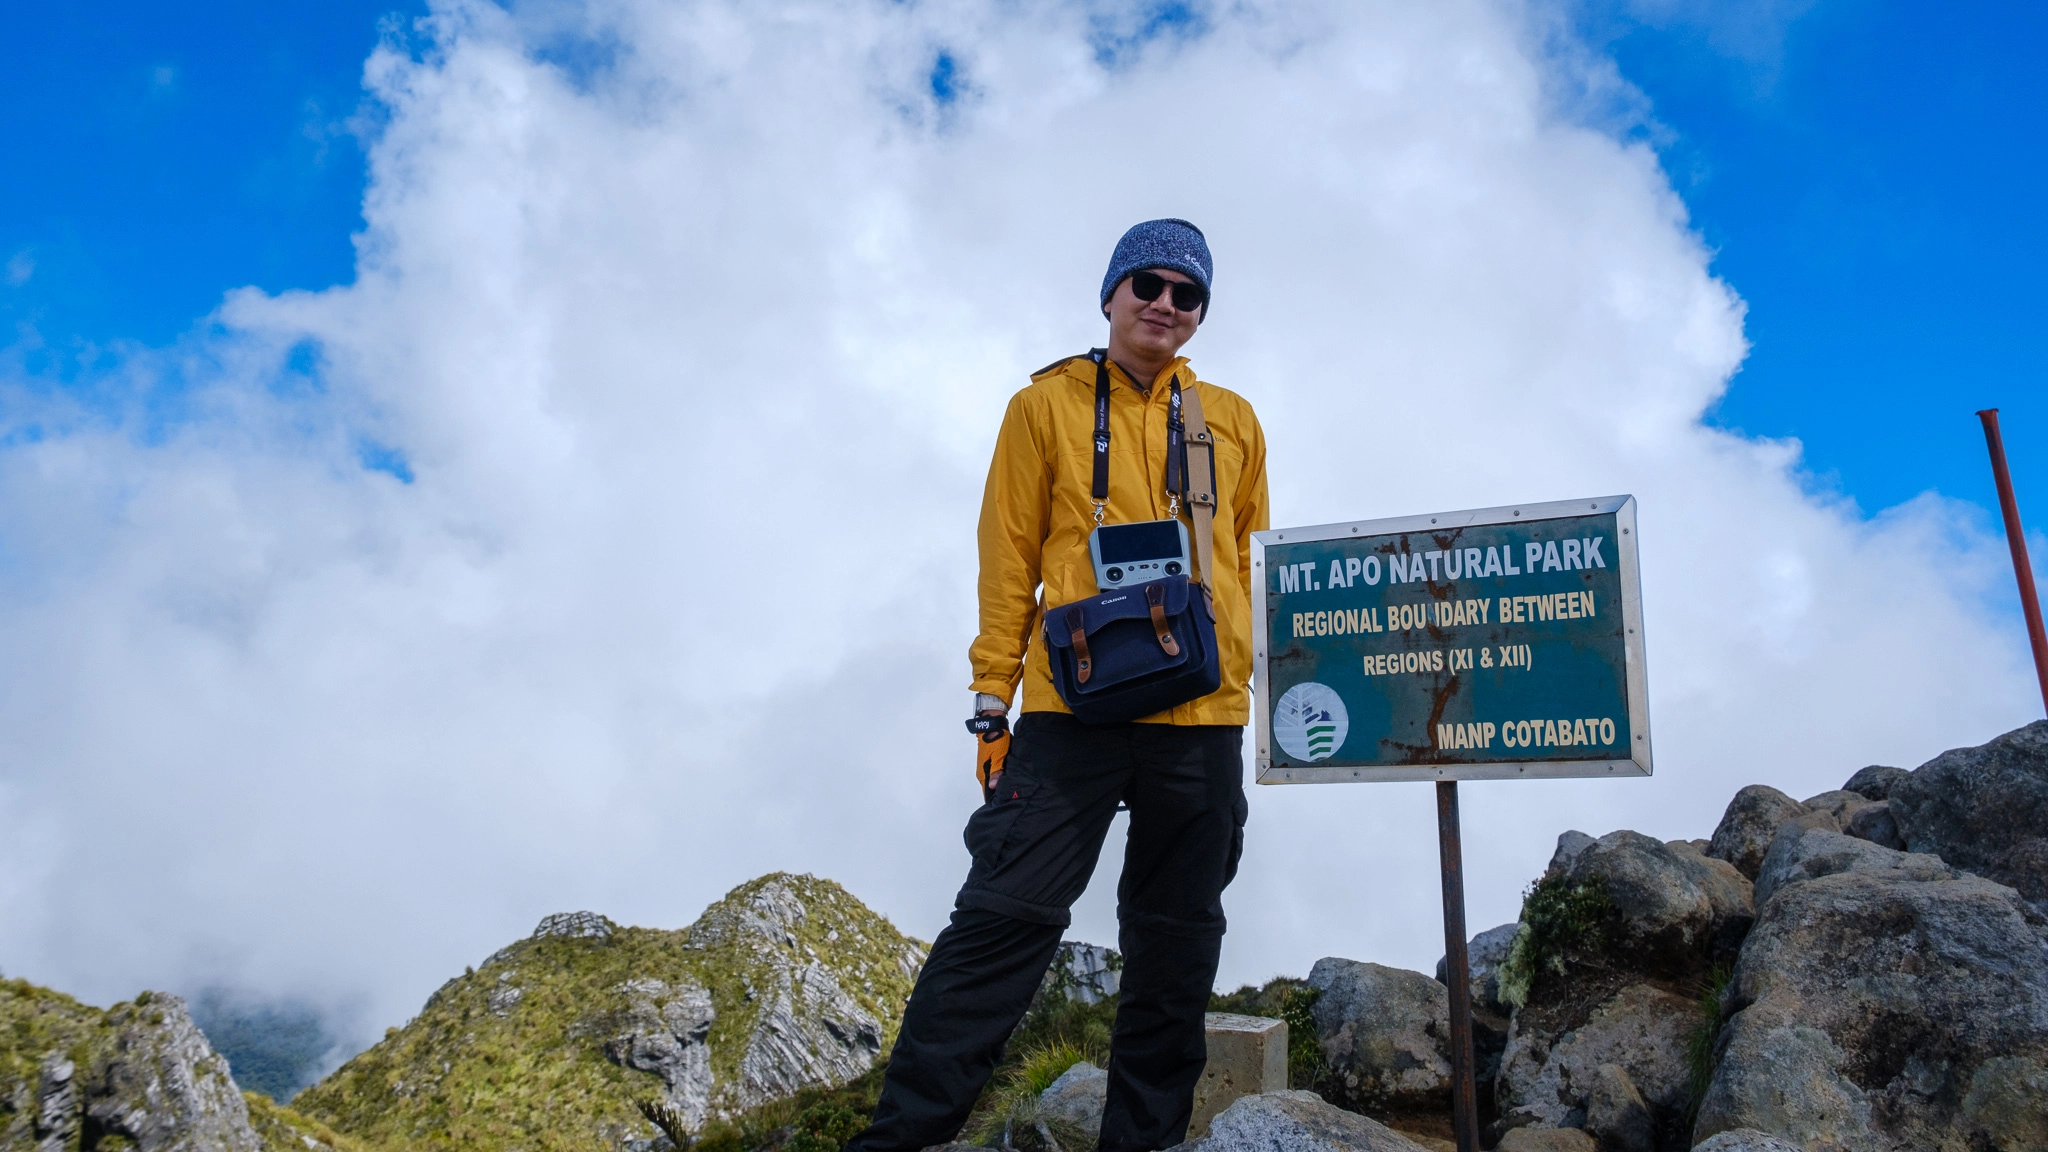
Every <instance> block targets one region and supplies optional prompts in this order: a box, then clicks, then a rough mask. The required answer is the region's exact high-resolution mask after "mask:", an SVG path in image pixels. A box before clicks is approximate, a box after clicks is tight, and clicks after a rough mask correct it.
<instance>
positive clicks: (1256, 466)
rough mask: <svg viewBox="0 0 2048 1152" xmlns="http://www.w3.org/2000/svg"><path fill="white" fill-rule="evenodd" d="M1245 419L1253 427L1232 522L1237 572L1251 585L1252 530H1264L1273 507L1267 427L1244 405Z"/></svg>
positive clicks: (1249, 406)
mask: <svg viewBox="0 0 2048 1152" xmlns="http://www.w3.org/2000/svg"><path fill="white" fill-rule="evenodd" d="M1245 423H1246V425H1247V427H1248V428H1249V429H1250V431H1249V432H1248V433H1247V434H1246V435H1245V441H1244V471H1243V472H1242V473H1241V474H1240V475H1239V477H1238V482H1237V491H1236V492H1235V493H1234V494H1233V495H1232V511H1233V512H1234V513H1236V519H1237V522H1236V523H1235V524H1233V525H1231V528H1232V530H1233V531H1235V532H1236V533H1237V575H1238V579H1239V580H1240V581H1242V584H1241V585H1240V586H1241V587H1243V588H1246V589H1249V588H1251V586H1252V533H1254V532H1263V531H1265V530H1266V529H1267V528H1270V527H1272V524H1271V523H1270V521H1269V520H1268V519H1267V517H1268V515H1269V512H1270V509H1269V507H1268V505H1267V502H1266V430H1265V429H1264V428H1261V427H1260V426H1259V418H1258V416H1257V415H1256V414H1254V413H1253V412H1252V410H1251V405H1249V404H1247V405H1245Z"/></svg>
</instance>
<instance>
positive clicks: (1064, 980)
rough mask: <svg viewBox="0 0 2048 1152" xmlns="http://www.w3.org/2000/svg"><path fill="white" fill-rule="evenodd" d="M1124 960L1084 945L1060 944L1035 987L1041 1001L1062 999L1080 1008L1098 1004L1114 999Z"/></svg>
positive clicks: (1111, 952)
mask: <svg viewBox="0 0 2048 1152" xmlns="http://www.w3.org/2000/svg"><path fill="white" fill-rule="evenodd" d="M1123 970H1124V958H1123V956H1122V955H1121V954H1119V953H1118V952H1117V951H1116V950H1115V949H1113V948H1104V947H1103V946H1101V945H1100V944H1085V943H1082V942H1081V941H1079V940H1062V941H1060V947H1059V951H1057V952H1054V953H1053V956H1052V963H1051V965H1049V966H1048V967H1047V968H1046V970H1045V979H1044V981H1043V982H1042V983H1041V984H1040V985H1039V990H1038V995H1039V996H1041V997H1051V996H1063V997H1065V998H1066V999H1068V1000H1074V1001H1078V1002H1080V1003H1082V1004H1100V1003H1102V1002H1103V1001H1105V1000H1113V999H1115V998H1116V993H1117V984H1118V980H1119V979H1120V978H1121V976H1122V973H1123Z"/></svg>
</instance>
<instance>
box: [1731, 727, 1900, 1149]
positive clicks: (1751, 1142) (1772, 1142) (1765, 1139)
mask: <svg viewBox="0 0 2048 1152" xmlns="http://www.w3.org/2000/svg"><path fill="white" fill-rule="evenodd" d="M1865 771H1868V769H1865ZM1892 771H1894V772H1896V771H1898V769H1896V768H1894V769H1892ZM1692 1152H1806V1150H1805V1149H1803V1148H1801V1147H1800V1146H1799V1145H1797V1144H1794V1143H1792V1142H1791V1141H1789V1140H1780V1139H1778V1138H1777V1137H1776V1136H1770V1135H1766V1134H1765V1133H1762V1132H1759V1131H1757V1130H1756V1129H1754V1128H1736V1129H1732V1130H1730V1131H1727V1132H1722V1133H1720V1134H1719V1135H1715V1136H1709V1137H1707V1139H1706V1140H1705V1141H1704V1142H1703V1143H1699V1144H1695V1145H1693V1146H1692Z"/></svg>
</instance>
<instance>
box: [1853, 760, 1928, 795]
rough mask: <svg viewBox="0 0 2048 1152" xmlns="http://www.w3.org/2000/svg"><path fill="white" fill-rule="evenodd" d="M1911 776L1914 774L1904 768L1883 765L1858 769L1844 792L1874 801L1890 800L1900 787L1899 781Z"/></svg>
mask: <svg viewBox="0 0 2048 1152" xmlns="http://www.w3.org/2000/svg"><path fill="white" fill-rule="evenodd" d="M1911 775H1912V773H1911V772H1908V771H1906V770H1905V769H1904V768H1887V767H1886V766H1884V765H1883V764H1872V765H1871V766H1870V767H1868V768H1859V769H1857V770H1856V774H1855V775H1854V776H1851V777H1849V782H1848V783H1846V784H1844V785H1842V790H1843V791H1844V792H1857V793H1860V794H1862V795H1864V796H1867V797H1869V798H1870V799H1872V800H1888V799H1890V798H1891V794H1892V789H1894V788H1896V787H1898V786H1899V781H1901V780H1904V779H1905V778H1906V777H1908V776H1911Z"/></svg>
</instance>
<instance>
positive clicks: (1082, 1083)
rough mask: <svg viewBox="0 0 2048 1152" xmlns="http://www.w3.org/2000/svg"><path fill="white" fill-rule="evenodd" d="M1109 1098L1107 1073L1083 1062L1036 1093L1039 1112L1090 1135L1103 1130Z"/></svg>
mask: <svg viewBox="0 0 2048 1152" xmlns="http://www.w3.org/2000/svg"><path fill="white" fill-rule="evenodd" d="M1108 1098H1109V1073H1107V1072H1105V1071H1103V1070H1102V1069H1100V1068H1097V1067H1096V1066H1095V1065H1093V1064H1090V1063H1089V1062H1088V1061H1086V1060H1083V1061H1081V1062H1080V1063H1079V1064H1076V1065H1074V1066H1073V1067H1072V1068H1069V1069H1067V1070H1066V1071H1065V1072H1062V1073H1060V1077H1059V1079H1057V1080H1054V1081H1053V1082H1052V1083H1051V1084H1050V1085H1048V1086H1047V1087H1046V1089H1045V1091H1043V1092H1041V1093H1039V1094H1038V1111H1039V1114H1040V1115H1042V1116H1050V1117H1052V1118H1053V1119H1055V1120H1060V1121H1064V1122H1065V1123H1067V1124H1069V1125H1071V1126H1072V1127H1074V1128H1077V1129H1079V1130H1080V1131H1083V1132H1087V1133H1089V1134H1090V1135H1093V1134H1094V1133H1095V1132H1097V1131H1099V1130H1101V1128H1102V1105H1103V1102H1104V1101H1105V1100H1107V1099H1108Z"/></svg>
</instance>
